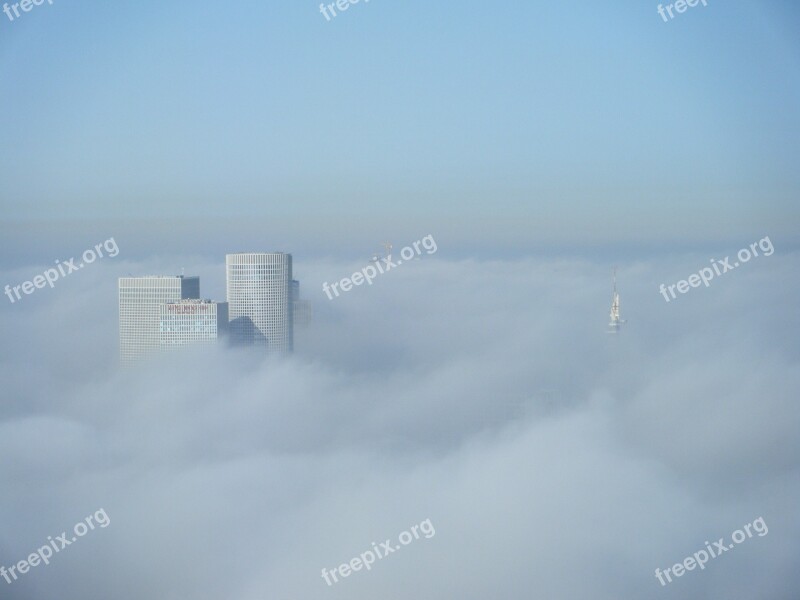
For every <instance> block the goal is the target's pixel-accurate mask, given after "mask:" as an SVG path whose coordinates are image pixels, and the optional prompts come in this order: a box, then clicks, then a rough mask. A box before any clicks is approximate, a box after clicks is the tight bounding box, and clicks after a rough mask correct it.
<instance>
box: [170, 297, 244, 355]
mask: <svg viewBox="0 0 800 600" xmlns="http://www.w3.org/2000/svg"><path fill="white" fill-rule="evenodd" d="M159 315H160V317H159V332H160V335H161V349H162V350H167V349H170V348H174V347H176V346H186V345H189V344H209V343H211V344H213V343H216V342H217V341H220V340H223V339H225V338H226V334H227V332H228V303H227V302H212V301H211V300H181V301H180V302H170V303H168V304H162V305H160V307H159Z"/></svg>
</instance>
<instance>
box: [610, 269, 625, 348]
mask: <svg viewBox="0 0 800 600" xmlns="http://www.w3.org/2000/svg"><path fill="white" fill-rule="evenodd" d="M611 279H612V281H613V288H612V292H611V312H610V317H611V321H609V323H608V332H607V333H617V332H618V331H619V326H620V324H621V323H624V322H625V321H624V320H623V319H620V317H619V293H618V292H617V268H616V267H614V270H613V271H612V272H611Z"/></svg>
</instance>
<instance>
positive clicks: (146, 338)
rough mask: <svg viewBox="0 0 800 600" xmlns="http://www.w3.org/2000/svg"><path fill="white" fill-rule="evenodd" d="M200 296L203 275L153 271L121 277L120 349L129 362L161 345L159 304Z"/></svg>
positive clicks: (121, 356)
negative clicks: (145, 274) (141, 275)
mask: <svg viewBox="0 0 800 600" xmlns="http://www.w3.org/2000/svg"><path fill="white" fill-rule="evenodd" d="M188 298H200V278H199V277H184V276H183V275H176V276H161V275H153V276H147V277H120V278H119V353H120V359H121V360H122V362H123V363H129V362H131V361H134V360H136V359H138V358H141V357H142V356H145V355H146V354H148V353H149V352H151V351H153V350H157V349H158V348H159V347H160V344H161V340H160V307H161V305H162V304H166V303H168V302H177V301H179V300H183V299H188Z"/></svg>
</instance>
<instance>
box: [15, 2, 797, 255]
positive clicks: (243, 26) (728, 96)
mask: <svg viewBox="0 0 800 600" xmlns="http://www.w3.org/2000/svg"><path fill="white" fill-rule="evenodd" d="M656 6H657V3H655V2H647V1H643V0H639V1H637V2H633V1H628V0H624V1H619V2H613V3H612V2H596V1H588V0H586V1H580V2H575V3H560V2H548V3H542V2H521V1H513V2H499V3H486V2H481V3H479V2H473V1H461V2H438V3H436V2H421V1H415V0H404V1H403V2H397V1H393V0H371V2H369V3H368V4H364V3H363V2H362V3H360V4H358V5H355V6H352V7H351V8H350V9H349V10H348V11H347V12H346V13H343V14H341V15H339V16H338V17H336V18H335V19H334V20H332V21H330V22H327V21H326V20H325V19H324V17H322V15H321V14H320V13H319V8H318V7H319V3H318V2H310V1H297V0H295V1H293V2H276V1H274V0H272V1H271V2H269V3H263V2H240V3H234V4H230V3H220V2H205V1H193V2H184V1H181V0H172V1H170V2H149V1H137V2H126V1H120V2H113V3H100V2H77V1H72V0H70V1H66V0H54V4H53V5H52V6H50V5H48V4H46V3H45V4H43V5H42V6H39V7H35V8H34V9H33V10H32V11H31V12H30V13H25V14H23V15H22V16H21V17H20V18H19V19H17V20H15V21H14V22H9V21H8V19H6V17H5V16H4V15H0V17H2V19H0V106H2V108H3V109H4V110H3V114H4V120H3V125H2V130H0V131H2V135H0V180H1V181H2V187H1V188H0V203H1V205H2V218H3V220H5V221H6V225H7V226H8V223H9V222H15V221H23V220H25V221H28V220H63V219H69V220H75V221H82V220H89V219H112V220H113V219H125V220H130V219H144V220H156V219H180V218H184V217H191V218H201V219H210V220H214V219H218V218H223V217H231V218H241V219H245V220H247V219H265V218H269V219H286V220H287V222H288V221H297V220H301V221H302V220H303V219H309V220H315V221H316V222H318V223H323V222H327V223H330V224H331V225H335V224H337V223H344V222H346V221H347V220H350V221H352V219H354V218H363V219H364V220H365V222H369V221H370V220H375V221H379V220H381V219H384V220H386V219H393V218H396V219H407V220H424V219H429V220H430V222H432V223H434V222H436V223H446V222H455V221H458V223H459V227H462V228H463V231H465V232H466V231H468V230H470V229H474V230H475V231H478V230H479V229H481V227H482V225H483V224H485V223H489V222H491V223H495V230H496V231H495V232H494V233H493V235H496V236H498V237H502V235H503V227H502V226H499V225H497V223H499V222H500V221H502V220H505V221H506V222H510V223H512V224H513V225H511V226H510V227H512V228H513V227H517V228H520V229H523V230H527V231H530V232H531V234H532V235H539V234H541V235H554V234H553V232H554V231H555V232H558V235H561V236H563V239H564V240H567V241H568V240H569V239H570V238H571V237H575V238H580V237H582V236H584V237H585V236H590V237H593V238H594V239H597V240H602V239H603V238H604V237H608V238H617V237H622V238H627V239H646V238H649V237H654V238H659V239H675V240H683V239H688V240H698V239H709V238H714V239H723V238H725V239H727V238H730V239H733V238H736V239H739V238H738V237H737V236H739V237H741V236H747V237H748V239H749V238H753V239H757V238H756V237H755V236H758V237H761V236H763V235H766V234H771V235H773V236H780V235H790V234H792V233H794V231H796V229H797V225H798V218H797V217H798V210H797V208H796V198H797V193H798V191H799V190H800V170H798V169H797V157H798V156H800V152H799V151H798V150H800V148H798V145H799V142H798V140H800V136H799V135H798V134H800V115H799V114H798V110H797V107H798V106H800V42H798V41H797V37H796V35H795V32H796V30H797V26H798V24H799V23H798V21H799V19H798V17H800V9H798V7H797V6H796V5H795V4H794V3H792V2H788V1H786V2H769V3H759V4H754V3H752V2H744V1H731V0H726V1H725V2H721V1H720V0H710V2H709V5H708V6H707V7H703V6H702V5H700V6H698V7H696V8H692V9H689V10H688V11H687V12H685V13H683V14H682V15H679V16H678V17H677V18H676V19H674V20H673V21H671V22H669V23H664V22H663V21H662V20H661V18H660V17H659V16H658V14H657V12H656ZM426 233H428V231H420V233H419V235H424V234H426Z"/></svg>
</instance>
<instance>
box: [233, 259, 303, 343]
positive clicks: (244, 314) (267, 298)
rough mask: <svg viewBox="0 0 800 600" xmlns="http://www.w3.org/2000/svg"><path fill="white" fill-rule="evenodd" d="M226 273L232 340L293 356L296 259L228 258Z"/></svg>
mask: <svg viewBox="0 0 800 600" xmlns="http://www.w3.org/2000/svg"><path fill="white" fill-rule="evenodd" d="M225 273H226V280H227V300H228V307H229V311H230V333H231V338H232V340H233V341H234V342H235V343H237V344H244V345H257V346H265V347H266V348H267V349H268V350H274V351H278V352H291V351H292V349H293V346H294V331H293V327H292V255H291V254H286V253H283V252H270V253H241V254H228V255H226V256H225Z"/></svg>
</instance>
